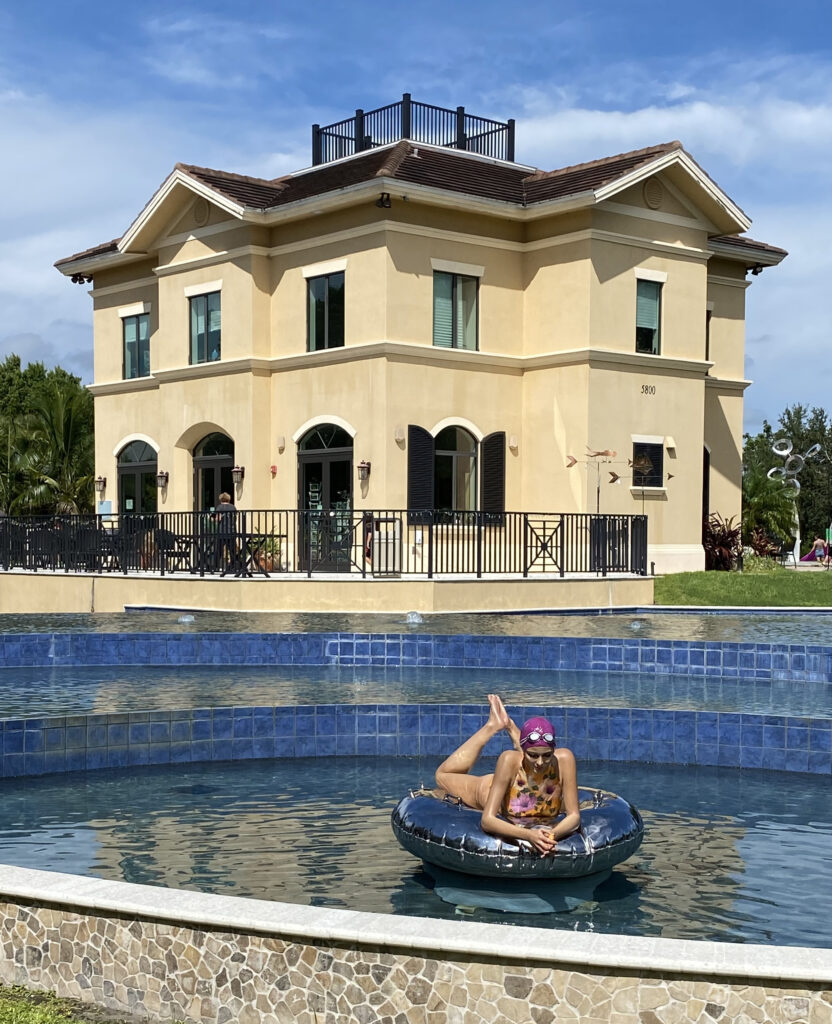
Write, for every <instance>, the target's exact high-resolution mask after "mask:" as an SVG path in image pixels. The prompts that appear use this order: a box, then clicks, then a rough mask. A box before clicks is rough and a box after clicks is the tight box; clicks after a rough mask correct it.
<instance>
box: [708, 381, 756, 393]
mask: <svg viewBox="0 0 832 1024" xmlns="http://www.w3.org/2000/svg"><path fill="white" fill-rule="evenodd" d="M751 384H752V381H750V380H730V379H728V378H720V377H706V378H705V387H706V388H711V389H712V390H714V391H738V392H739V393H740V394H742V392H743V391H745V389H746V388H749V387H751Z"/></svg>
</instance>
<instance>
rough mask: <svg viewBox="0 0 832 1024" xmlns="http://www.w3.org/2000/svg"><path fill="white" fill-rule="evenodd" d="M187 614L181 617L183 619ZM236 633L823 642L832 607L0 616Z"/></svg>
mask: <svg viewBox="0 0 832 1024" xmlns="http://www.w3.org/2000/svg"><path fill="white" fill-rule="evenodd" d="M180 620H184V621H180ZM127 631H130V632H161V633H167V632H177V633H182V634H189V633H206V632H234V633H320V632H324V633H409V634H411V635H414V636H415V635H424V634H436V633H442V634H457V633H471V634H475V635H491V636H549V637H553V636H563V637H599V638H604V637H618V638H624V637H650V638H653V639H657V640H658V639H662V640H701V641H719V642H745V643H778V644H781V643H783V644H790V643H826V642H827V641H828V638H829V637H832V608H829V609H819V608H813V609H806V610H788V609H774V608H761V609H754V610H740V609H686V608H664V609H661V610H657V609H655V608H622V609H594V610H576V611H573V612H568V613H564V612H557V613H554V612H540V613H535V614H530V613H516V614H515V613H502V614H493V613H477V612H471V613H466V614H441V615H438V614H437V615H429V614H423V615H419V616H417V617H416V616H411V617H410V618H408V617H407V616H403V615H383V614H350V615H346V614H335V613H327V614H308V613H288V612H287V613H272V612H210V611H199V610H188V609H181V610H171V611H130V612H123V613H118V614H116V613H96V614H60V615H58V614H48V615H46V614H31V615H0V634H3V633H18V632H26V633H64V632H74V633H81V632H86V633H89V632H102V633H107V632H109V633H118V632H127Z"/></svg>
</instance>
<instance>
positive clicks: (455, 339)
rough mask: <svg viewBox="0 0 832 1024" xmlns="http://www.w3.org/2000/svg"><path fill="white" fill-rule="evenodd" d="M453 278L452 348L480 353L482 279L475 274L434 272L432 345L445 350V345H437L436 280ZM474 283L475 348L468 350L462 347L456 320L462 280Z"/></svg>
mask: <svg viewBox="0 0 832 1024" xmlns="http://www.w3.org/2000/svg"><path fill="white" fill-rule="evenodd" d="M440 274H441V275H442V276H444V277H450V278H451V346H450V347H451V348H452V349H457V350H458V351H460V352H479V350H480V279H479V277H477V276H475V275H474V274H457V273H454V272H452V271H450V270H434V272H433V281H434V300H433V325H432V343H433V347H434V348H445V347H446V346H445V345H437V344H436V297H435V296H436V278H437V277H438V276H439V275H440ZM463 279H464V280H466V281H473V282H474V320H475V323H474V347H473V348H466V347H465V346H464V345H460V343H459V336H458V331H457V320H456V306H457V301H458V296H459V287H460V281H461V280H463Z"/></svg>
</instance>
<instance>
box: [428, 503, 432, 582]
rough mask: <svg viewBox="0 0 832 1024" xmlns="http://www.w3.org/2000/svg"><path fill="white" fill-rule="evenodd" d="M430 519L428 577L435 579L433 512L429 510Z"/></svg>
mask: <svg viewBox="0 0 832 1024" xmlns="http://www.w3.org/2000/svg"><path fill="white" fill-rule="evenodd" d="M428 515H429V517H430V518H429V519H428V579H429V580H431V579H433V513H432V512H429V513H428Z"/></svg>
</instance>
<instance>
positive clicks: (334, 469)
mask: <svg viewBox="0 0 832 1024" xmlns="http://www.w3.org/2000/svg"><path fill="white" fill-rule="evenodd" d="M298 508H299V509H300V510H301V511H302V512H305V513H306V514H305V515H302V516H300V521H301V530H300V537H299V545H300V551H301V560H302V564H303V567H304V568H307V567H308V565H309V563H310V562H311V564H312V566H313V567H314V568H319V569H329V570H344V571H346V570H348V569H349V567H350V544H351V538H352V438H351V437H350V435H349V434H348V433H347V432H346V430H344V429H343V427H338V426H336V425H335V424H333V423H324V424H321V425H319V426H317V427H313V428H312V429H311V430H309V431H307V433H306V434H304V435H303V437H302V438H301V439H300V442H299V443H298Z"/></svg>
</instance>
